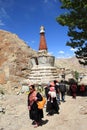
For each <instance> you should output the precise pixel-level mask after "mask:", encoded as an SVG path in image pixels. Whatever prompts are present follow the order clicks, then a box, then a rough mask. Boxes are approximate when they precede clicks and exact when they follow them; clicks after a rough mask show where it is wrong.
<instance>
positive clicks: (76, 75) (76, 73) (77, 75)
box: [74, 71, 79, 81]
mask: <svg viewBox="0 0 87 130" xmlns="http://www.w3.org/2000/svg"><path fill="white" fill-rule="evenodd" d="M74 77H75V79H76V80H77V81H78V78H79V73H78V72H77V71H75V72H74Z"/></svg>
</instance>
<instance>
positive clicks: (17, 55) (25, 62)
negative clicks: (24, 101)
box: [0, 30, 36, 89]
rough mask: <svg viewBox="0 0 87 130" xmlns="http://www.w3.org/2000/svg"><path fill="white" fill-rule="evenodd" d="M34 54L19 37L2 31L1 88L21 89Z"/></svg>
mask: <svg viewBox="0 0 87 130" xmlns="http://www.w3.org/2000/svg"><path fill="white" fill-rule="evenodd" d="M33 54H36V52H35V51H34V50H33V49H31V48H30V47H29V46H28V45H27V44H26V43H25V42H24V41H22V40H21V39H19V38H18V36H17V35H15V34H12V33H10V32H7V31H4V30H0V87H2V86H4V88H6V89H12V88H15V87H19V86H20V85H21V82H22V81H23V80H24V79H27V75H28V74H29V72H30V69H31V67H32V65H31V62H30V58H31V56H32V55H33Z"/></svg>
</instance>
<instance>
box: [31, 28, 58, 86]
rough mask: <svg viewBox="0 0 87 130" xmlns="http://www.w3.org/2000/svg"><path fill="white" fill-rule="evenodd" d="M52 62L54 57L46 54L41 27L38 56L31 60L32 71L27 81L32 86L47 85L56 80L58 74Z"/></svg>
mask: <svg viewBox="0 0 87 130" xmlns="http://www.w3.org/2000/svg"><path fill="white" fill-rule="evenodd" d="M54 62H55V57H54V56H52V55H50V54H49V53H48V48H47V44H46V39H45V28H44V26H41V27H40V43H39V49H38V55H37V56H33V57H32V58H31V64H32V69H31V72H30V74H29V80H30V81H31V82H33V83H34V84H45V83H46V84H47V83H49V82H50V81H53V80H58V73H57V69H56V67H55V66H54Z"/></svg>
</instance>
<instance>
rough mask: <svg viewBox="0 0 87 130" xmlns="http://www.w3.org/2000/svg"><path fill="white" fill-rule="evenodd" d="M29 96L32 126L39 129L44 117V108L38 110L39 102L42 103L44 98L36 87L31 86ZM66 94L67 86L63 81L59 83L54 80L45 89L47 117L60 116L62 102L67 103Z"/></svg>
mask: <svg viewBox="0 0 87 130" xmlns="http://www.w3.org/2000/svg"><path fill="white" fill-rule="evenodd" d="M29 90H30V92H29V94H28V109H29V117H30V119H31V120H32V124H33V125H34V127H38V126H39V125H41V124H42V118H43V117H44V114H43V108H42V109H39V108H38V104H37V103H38V102H39V101H42V99H43V96H42V94H41V93H40V92H37V91H36V89H35V85H30V86H29ZM65 92H66V85H65V84H64V82H63V80H62V81H61V82H60V83H58V81H56V80H54V81H53V82H50V83H49V84H48V85H47V86H46V87H45V96H46V112H47V116H52V115H54V114H59V109H60V108H59V104H60V102H61V101H62V102H65Z"/></svg>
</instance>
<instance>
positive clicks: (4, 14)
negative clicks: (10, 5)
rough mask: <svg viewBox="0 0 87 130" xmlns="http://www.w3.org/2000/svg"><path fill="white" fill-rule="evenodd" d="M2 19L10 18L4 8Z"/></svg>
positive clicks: (2, 9) (0, 11)
mask: <svg viewBox="0 0 87 130" xmlns="http://www.w3.org/2000/svg"><path fill="white" fill-rule="evenodd" d="M0 18H9V16H8V14H7V12H6V10H5V9H4V8H1V9H0Z"/></svg>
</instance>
